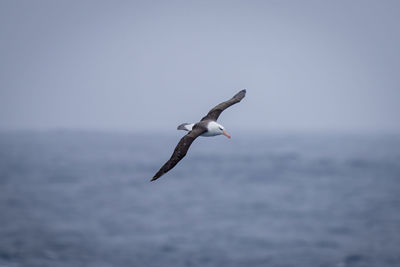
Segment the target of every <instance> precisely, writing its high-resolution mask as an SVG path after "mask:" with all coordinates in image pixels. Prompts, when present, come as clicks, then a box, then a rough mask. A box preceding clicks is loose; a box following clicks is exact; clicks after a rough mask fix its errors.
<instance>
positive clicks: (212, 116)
mask: <svg viewBox="0 0 400 267" xmlns="http://www.w3.org/2000/svg"><path fill="white" fill-rule="evenodd" d="M245 95H246V89H243V90H242V91H240V92H239V93H237V94H236V95H234V96H233V97H232V98H231V99H229V100H228V101H225V102H222V103H221V104H219V105H217V106H215V107H214V108H213V109H212V110H210V111H209V112H208V114H207V115H206V116H205V117H204V118H202V119H201V120H202V121H204V120H213V121H216V120H217V119H218V117H219V115H220V114H221V113H222V111H224V110H225V109H227V108H229V107H230V106H232V105H234V104H236V103H239V102H240V100H242V99H243V98H244V96H245Z"/></svg>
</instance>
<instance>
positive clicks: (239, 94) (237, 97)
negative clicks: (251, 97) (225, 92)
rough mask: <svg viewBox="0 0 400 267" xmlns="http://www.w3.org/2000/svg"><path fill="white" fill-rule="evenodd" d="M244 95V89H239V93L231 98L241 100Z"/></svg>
mask: <svg viewBox="0 0 400 267" xmlns="http://www.w3.org/2000/svg"><path fill="white" fill-rule="evenodd" d="M245 95H246V89H243V90H241V91H240V92H239V93H237V94H236V95H234V96H233V98H236V99H239V100H242V99H243V98H244V97H245Z"/></svg>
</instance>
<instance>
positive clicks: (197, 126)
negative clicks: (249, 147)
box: [151, 89, 246, 181]
mask: <svg viewBox="0 0 400 267" xmlns="http://www.w3.org/2000/svg"><path fill="white" fill-rule="evenodd" d="M245 95H246V89H243V90H241V91H240V92H239V93H237V94H236V95H234V96H233V97H232V98H231V99H229V100H227V101H225V102H222V103H220V104H218V105H217V106H215V107H214V108H213V109H211V110H210V111H209V112H208V114H207V115H206V116H205V117H203V118H202V119H201V120H200V121H199V122H197V123H182V124H181V125H179V126H178V130H184V131H188V132H189V133H188V134H186V135H185V136H184V137H182V139H181V140H180V141H179V143H178V145H177V146H176V147H175V150H174V153H172V156H171V158H170V159H169V160H168V161H167V162H166V163H165V164H164V165H163V166H162V167H161V169H160V170H159V171H158V172H157V173H156V174H155V175H154V177H153V178H152V179H151V181H154V180H157V179H158V178H160V177H161V176H162V175H164V174H165V173H167V172H168V171H169V170H171V169H172V168H173V167H175V165H176V164H177V163H178V162H179V161H180V160H181V159H183V157H184V156H185V155H186V153H187V151H188V149H189V147H190V145H191V144H192V143H193V141H194V140H195V139H196V138H197V137H199V136H216V135H221V134H222V135H225V136H226V137H228V138H231V136H230V135H229V134H228V133H227V132H226V131H225V128H224V126H222V125H221V124H219V123H217V119H218V117H219V115H221V113H222V111H224V110H225V109H227V108H229V107H230V106H232V105H234V104H236V103H239V102H240V101H241V100H242V99H243V98H244V96H245Z"/></svg>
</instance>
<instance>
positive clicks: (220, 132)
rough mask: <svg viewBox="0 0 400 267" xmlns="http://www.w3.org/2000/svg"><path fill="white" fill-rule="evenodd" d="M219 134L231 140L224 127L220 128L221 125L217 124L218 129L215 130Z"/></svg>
mask: <svg viewBox="0 0 400 267" xmlns="http://www.w3.org/2000/svg"><path fill="white" fill-rule="evenodd" d="M217 131H218V133H219V134H223V135H225V136H226V137H228V138H229V139H230V138H231V136H230V135H229V134H228V133H227V132H226V131H225V128H224V126H222V125H221V124H218V129H217Z"/></svg>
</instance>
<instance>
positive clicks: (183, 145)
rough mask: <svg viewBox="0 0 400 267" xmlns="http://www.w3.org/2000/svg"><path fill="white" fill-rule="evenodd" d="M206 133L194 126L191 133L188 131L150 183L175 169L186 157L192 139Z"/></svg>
mask: <svg viewBox="0 0 400 267" xmlns="http://www.w3.org/2000/svg"><path fill="white" fill-rule="evenodd" d="M206 131H207V129H206V128H204V127H201V126H197V125H195V126H194V128H193V130H192V131H190V132H189V133H188V134H187V135H185V136H184V137H182V139H181V140H180V141H179V143H178V145H177V146H176V147H175V150H174V153H173V154H172V156H171V158H170V159H169V160H168V161H167V162H166V163H165V164H164V165H163V166H162V167H161V169H160V170H159V171H158V172H157V173H156V174H155V175H154V177H153V178H152V179H151V181H154V180H157V179H158V178H160V177H161V176H162V175H164V173H166V172H168V171H169V170H170V169H172V168H173V167H175V165H176V164H177V163H178V162H179V161H180V160H181V159H183V157H184V156H185V155H186V153H187V151H188V149H189V147H190V145H191V144H192V143H193V141H194V139H196V138H197V137H198V136H199V135H201V134H202V133H204V132H206Z"/></svg>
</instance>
